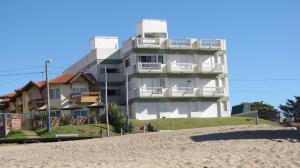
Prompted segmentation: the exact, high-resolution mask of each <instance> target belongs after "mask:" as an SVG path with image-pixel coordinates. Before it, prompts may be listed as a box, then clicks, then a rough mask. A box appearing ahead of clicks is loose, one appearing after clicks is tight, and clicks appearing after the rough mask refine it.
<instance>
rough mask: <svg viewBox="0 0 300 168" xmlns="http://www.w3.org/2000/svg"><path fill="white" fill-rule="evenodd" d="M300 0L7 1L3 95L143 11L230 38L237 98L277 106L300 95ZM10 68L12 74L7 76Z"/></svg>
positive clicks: (1, 11) (178, 26) (2, 16)
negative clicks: (96, 36)
mask: <svg viewBox="0 0 300 168" xmlns="http://www.w3.org/2000/svg"><path fill="white" fill-rule="evenodd" d="M299 8H300V1H299V0H276V1H275V0H248V1H239V0H226V1H225V0H209V1H208V0H194V1H192V0H185V1H171V0H170V1H167V0H166V1H163V0H152V1H142V0H131V1H122V0H120V1H113V0H110V1H99V0H84V1H83V0H81V1H79V0H78V1H74V0H63V1H62V0H51V1H50V0H48V1H41V0H35V1H34V0H26V1H21V0H18V1H17V0H1V1H0V58H1V59H0V62H1V64H0V94H4V93H7V92H10V91H13V90H14V89H15V88H18V87H20V86H22V85H24V84H25V83H26V82H27V81H29V80H43V78H44V75H43V74H41V73H37V74H26V75H21V76H15V75H13V74H19V73H31V72H40V71H43V65H44V61H45V60H46V59H48V58H51V59H52V60H53V64H51V65H50V71H51V76H52V77H53V76H55V75H58V74H59V73H61V72H62V71H63V70H64V68H65V67H67V66H68V65H70V64H72V63H73V62H75V61H76V60H78V59H80V58H81V57H83V56H84V55H85V54H87V52H88V51H89V39H90V37H92V36H95V35H114V36H118V37H120V42H123V41H124V40H126V39H128V38H129V37H130V36H133V35H134V26H135V23H136V22H137V21H139V20H140V19H142V18H150V19H166V20H167V21H168V29H169V36H170V37H197V38H210V39H211V38H225V39H226V40H227V50H228V51H227V55H228V66H229V80H230V81H229V86H230V99H231V105H235V104H239V103H241V102H251V101H265V102H268V103H270V104H272V105H274V106H278V105H279V104H280V103H283V102H284V101H285V99H287V98H292V96H294V95H298V96H299V95H300V94H299V93H300V87H299V86H300V75H299V74H300V73H299V72H300V70H299V67H300V54H299V51H298V49H299V48H300V10H299ZM5 75H9V76H5Z"/></svg>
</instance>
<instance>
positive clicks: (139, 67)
mask: <svg viewBox="0 0 300 168" xmlns="http://www.w3.org/2000/svg"><path fill="white" fill-rule="evenodd" d="M164 66H165V64H162V63H155V62H138V63H137V64H136V71H137V72H141V73H142V72H163V67H164Z"/></svg>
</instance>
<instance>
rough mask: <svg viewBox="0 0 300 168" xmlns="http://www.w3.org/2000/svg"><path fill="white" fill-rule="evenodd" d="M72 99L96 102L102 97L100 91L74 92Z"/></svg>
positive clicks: (80, 101) (81, 101)
mask: <svg viewBox="0 0 300 168" xmlns="http://www.w3.org/2000/svg"><path fill="white" fill-rule="evenodd" d="M71 97H72V100H73V101H74V102H75V103H96V102H97V101H98V100H99V98H100V93H99V92H80V93H72V94H71Z"/></svg>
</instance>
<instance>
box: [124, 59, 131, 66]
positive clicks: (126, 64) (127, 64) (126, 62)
mask: <svg viewBox="0 0 300 168" xmlns="http://www.w3.org/2000/svg"><path fill="white" fill-rule="evenodd" d="M129 65H130V61H129V58H128V59H127V60H125V67H129Z"/></svg>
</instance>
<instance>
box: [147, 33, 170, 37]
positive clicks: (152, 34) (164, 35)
mask: <svg viewBox="0 0 300 168" xmlns="http://www.w3.org/2000/svg"><path fill="white" fill-rule="evenodd" d="M144 35H145V38H166V37H167V34H166V33H145V34H144Z"/></svg>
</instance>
